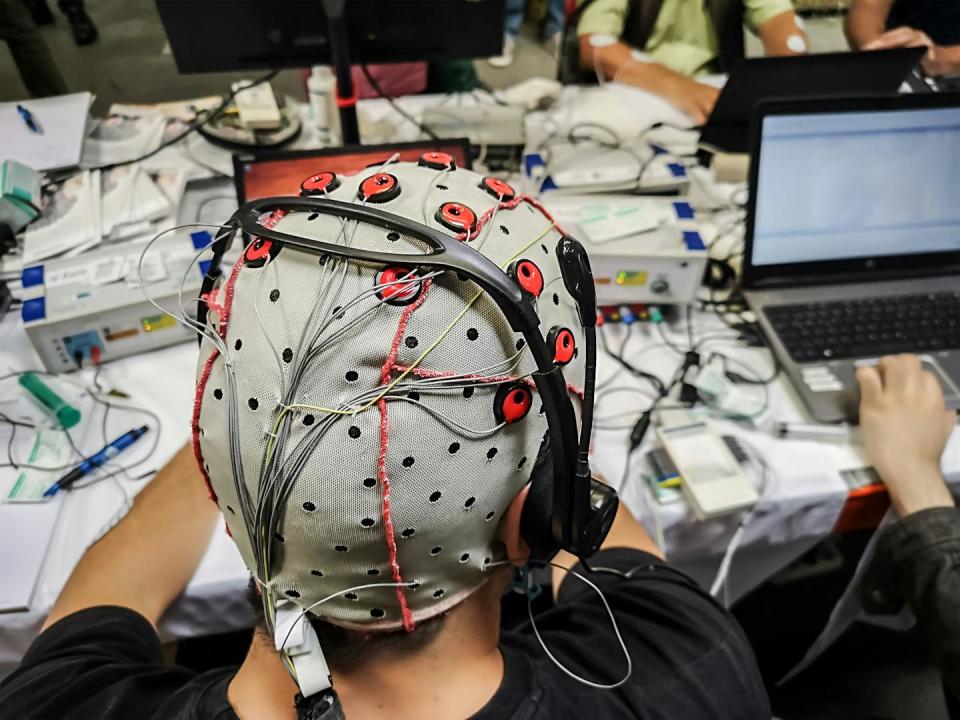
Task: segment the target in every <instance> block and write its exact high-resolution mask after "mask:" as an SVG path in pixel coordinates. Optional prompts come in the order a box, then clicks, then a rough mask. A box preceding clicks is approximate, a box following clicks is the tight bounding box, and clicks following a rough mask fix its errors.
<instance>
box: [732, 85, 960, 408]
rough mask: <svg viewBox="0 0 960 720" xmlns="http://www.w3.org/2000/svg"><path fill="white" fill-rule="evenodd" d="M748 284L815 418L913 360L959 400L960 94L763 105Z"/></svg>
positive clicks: (756, 131)
mask: <svg viewBox="0 0 960 720" xmlns="http://www.w3.org/2000/svg"><path fill="white" fill-rule="evenodd" d="M751 136H752V137H751V143H752V150H751V170H750V196H749V206H748V213H747V228H746V244H745V250H744V253H745V254H744V266H743V288H744V291H745V295H746V298H747V302H748V303H749V305H750V308H751V309H752V310H753V311H754V312H755V314H756V316H757V319H758V321H759V322H760V324H761V326H762V328H763V331H764V332H765V334H766V336H767V338H768V340H769V342H770V343H771V346H772V348H773V351H774V352H775V353H776V355H777V357H778V358H779V360H780V361H781V362H782V364H783V368H784V370H785V372H786V373H787V375H788V376H789V377H790V379H791V381H792V382H793V384H794V386H795V387H796V389H797V391H798V392H799V394H800V396H801V398H802V399H803V402H804V404H805V405H806V406H807V409H808V410H809V411H810V414H811V415H812V416H813V417H814V418H816V419H817V420H819V421H821V422H837V421H842V420H849V421H855V420H856V418H857V404H858V401H859V391H858V387H857V382H856V378H855V372H856V369H857V367H858V366H859V365H861V364H864V363H873V362H876V360H877V359H878V358H879V357H881V356H883V355H888V354H895V353H901V352H912V353H916V354H918V355H920V356H921V358H922V359H923V362H924V364H925V365H926V366H927V367H928V369H930V370H931V371H932V372H933V373H934V374H935V375H936V376H937V378H938V379H939V381H940V384H941V386H942V387H943V390H944V393H945V395H946V396H947V402H948V405H950V406H951V407H953V408H957V407H958V406H960V95H956V94H952V95H947V94H936V95H901V96H896V97H887V98H837V99H831V98H824V99H816V100H795V101H786V100H783V101H778V102H773V103H767V104H764V105H760V106H758V108H757V109H756V113H755V117H754V122H753V125H752V130H751Z"/></svg>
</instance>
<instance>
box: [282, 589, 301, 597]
mask: <svg viewBox="0 0 960 720" xmlns="http://www.w3.org/2000/svg"><path fill="white" fill-rule="evenodd" d="M284 594H285V595H286V596H287V597H292V598H298V597H300V593H298V592H297V591H296V590H287V591H286V592H285V593H284Z"/></svg>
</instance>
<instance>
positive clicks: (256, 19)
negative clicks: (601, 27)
mask: <svg viewBox="0 0 960 720" xmlns="http://www.w3.org/2000/svg"><path fill="white" fill-rule="evenodd" d="M156 2H157V10H158V11H159V13H160V19H161V20H162V21H163V26H164V29H165V30H166V33H167V38H168V39H169V40H170V48H171V50H172V51H173V56H174V58H175V59H176V61H177V68H178V69H179V70H180V72H184V73H189V72H226V71H235V70H254V69H269V68H281V67H308V66H310V65H331V64H333V62H332V57H331V52H330V43H329V36H328V26H327V17H326V14H325V13H324V9H323V3H322V2H321V0H189V1H188V0H156ZM504 14H505V0H347V2H346V4H345V19H346V31H347V38H346V39H347V43H348V45H349V48H350V60H351V61H352V62H354V63H387V62H414V61H430V60H460V59H472V58H477V57H489V56H491V55H496V54H498V53H499V52H500V50H501V46H502V43H503V23H504Z"/></svg>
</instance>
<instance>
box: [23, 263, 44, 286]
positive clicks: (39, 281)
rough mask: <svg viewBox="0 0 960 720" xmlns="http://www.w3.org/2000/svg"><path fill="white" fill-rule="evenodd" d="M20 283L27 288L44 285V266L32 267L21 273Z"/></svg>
mask: <svg viewBox="0 0 960 720" xmlns="http://www.w3.org/2000/svg"><path fill="white" fill-rule="evenodd" d="M20 281H21V282H22V283H23V286H24V287H25V288H28V287H34V286H35V285H43V265H32V266H30V267H28V268H24V269H23V271H22V272H21V273H20Z"/></svg>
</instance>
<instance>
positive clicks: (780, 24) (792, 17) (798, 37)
mask: <svg viewBox="0 0 960 720" xmlns="http://www.w3.org/2000/svg"><path fill="white" fill-rule="evenodd" d="M758 32H759V34H760V40H761V41H762V42H763V52H764V54H765V55H766V56H767V57H783V56H785V55H802V54H805V53H806V52H807V51H808V49H809V45H808V42H807V34H806V33H805V32H804V31H803V30H802V29H801V28H800V25H799V23H798V22H797V16H796V14H795V13H794V12H792V11H787V12H782V13H780V14H779V15H775V16H774V17H772V18H770V19H769V20H767V21H766V22H765V23H763V25H761V26H760V27H759V28H758Z"/></svg>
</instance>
